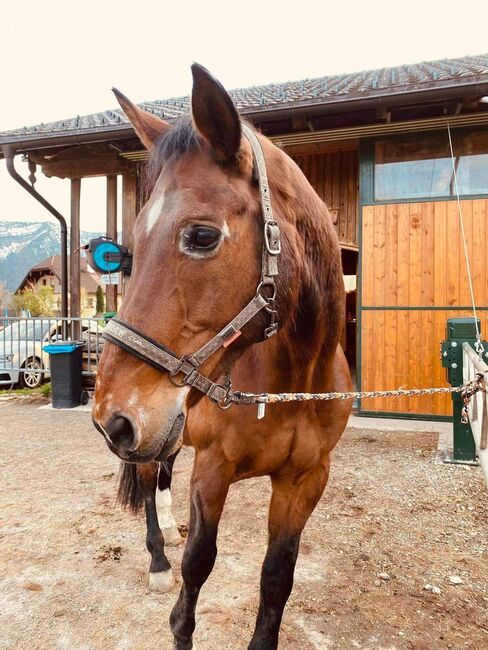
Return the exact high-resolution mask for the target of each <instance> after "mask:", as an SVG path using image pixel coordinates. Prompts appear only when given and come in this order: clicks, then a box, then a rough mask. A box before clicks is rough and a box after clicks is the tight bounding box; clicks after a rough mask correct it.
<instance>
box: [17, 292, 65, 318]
mask: <svg viewBox="0 0 488 650" xmlns="http://www.w3.org/2000/svg"><path fill="white" fill-rule="evenodd" d="M53 302H54V290H53V287H51V286H42V287H36V286H30V287H28V288H27V289H24V290H23V291H21V292H20V293H16V294H15V295H14V296H12V299H11V301H10V306H11V307H12V309H14V310H15V312H16V313H18V314H19V313H21V312H22V311H26V312H28V313H29V314H30V315H31V316H52V315H53Z"/></svg>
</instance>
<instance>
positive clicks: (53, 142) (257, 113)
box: [0, 75, 488, 157]
mask: <svg viewBox="0 0 488 650" xmlns="http://www.w3.org/2000/svg"><path fill="white" fill-rule="evenodd" d="M486 94H488V79H487V78H486V75H484V76H481V75H480V77H479V78H476V79H474V80H473V78H470V81H469V82H466V81H457V82H453V81H452V80H451V81H450V82H439V83H437V84H436V85H435V87H432V86H429V88H426V87H425V86H422V84H418V85H416V86H410V87H408V88H404V87H403V88H399V89H396V90H395V91H392V90H388V91H384V92H383V91H378V92H374V93H368V95H367V96H365V95H364V93H358V94H353V93H351V94H348V95H347V96H336V97H333V98H329V99H327V100H326V101H324V99H323V98H321V99H317V100H315V101H308V102H301V103H298V102H295V103H289V104H280V105H278V106H277V105H270V106H259V107H253V108H250V109H243V110H240V114H241V115H242V116H244V117H246V118H248V119H250V120H252V121H255V122H257V123H259V124H263V123H266V122H272V121H277V120H283V119H287V118H292V117H296V116H303V115H306V116H310V117H313V116H316V115H319V114H320V115H327V114H337V113H347V112H353V111H355V112H357V111H362V110H367V109H371V108H391V107H395V106H401V105H411V104H416V103H429V102H435V101H448V100H454V99H463V98H464V97H468V96H482V95H486ZM175 119H178V118H172V119H169V120H168V121H169V122H171V121H174V120H175ZM133 137H134V131H133V129H132V127H131V126H130V125H129V124H120V125H113V126H109V127H98V128H92V129H85V130H76V131H69V132H60V131H58V132H53V133H52V134H46V133H43V134H39V135H36V136H33V135H32V134H30V135H26V136H19V135H16V136H12V137H11V138H7V137H4V138H3V139H2V140H0V145H6V144H9V145H11V146H12V147H13V148H14V149H15V151H16V152H17V153H26V152H29V151H35V150H38V149H47V148H50V147H63V146H73V145H79V144H89V143H95V142H103V141H107V140H111V141H113V140H127V139H130V138H133ZM0 157H3V151H2V153H1V154H0Z"/></svg>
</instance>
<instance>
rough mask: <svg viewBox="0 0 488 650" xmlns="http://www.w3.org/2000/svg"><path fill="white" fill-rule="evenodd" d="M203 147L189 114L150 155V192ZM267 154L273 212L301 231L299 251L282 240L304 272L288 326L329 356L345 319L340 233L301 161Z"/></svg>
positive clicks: (298, 339) (276, 151) (303, 343)
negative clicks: (170, 165) (171, 165)
mask: <svg viewBox="0 0 488 650" xmlns="http://www.w3.org/2000/svg"><path fill="white" fill-rule="evenodd" d="M199 148H200V142H199V135H198V134H197V132H196V130H195V128H194V126H193V121H192V118H191V116H190V115H185V116H183V117H181V118H180V119H179V120H177V121H176V122H175V123H174V125H173V128H172V129H170V130H169V131H168V132H167V133H165V134H164V135H163V136H162V137H161V138H160V140H159V142H158V143H157V144H156V146H155V147H154V149H153V151H152V153H151V156H150V158H149V161H148V164H147V166H146V171H145V188H146V192H147V195H148V196H149V194H150V192H151V191H152V189H153V187H154V185H155V183H156V180H157V178H158V176H159V174H160V173H161V170H162V168H163V166H164V165H165V163H166V162H167V161H169V159H170V158H173V157H174V156H179V155H182V154H185V153H191V152H193V151H197V150H198V149H199ZM266 154H267V164H268V167H269V169H268V176H269V182H270V190H271V197H272V200H273V202H274V204H275V206H274V209H275V213H276V214H277V215H279V217H280V218H281V219H284V220H285V221H287V222H288V223H290V224H294V226H295V228H296V231H297V232H298V235H299V237H298V240H299V241H298V248H299V250H296V249H297V242H291V241H286V236H285V241H284V242H283V243H284V256H287V255H288V256H292V257H293V258H294V260H293V262H294V264H295V265H298V268H299V274H300V282H299V295H297V296H293V297H292V298H293V300H292V304H295V305H296V308H295V311H294V313H291V314H290V324H291V327H292V330H294V333H295V335H296V343H297V344H298V345H300V346H301V347H302V349H303V351H304V353H305V354H306V353H307V350H308V349H309V348H310V347H315V344H316V341H317V340H319V341H321V342H322V351H323V353H324V355H326V356H329V354H333V352H334V351H335V348H336V346H337V343H338V340H339V336H340V331H341V327H342V323H343V300H344V284H343V279H342V267H341V258H340V248H339V244H338V240H337V235H336V232H335V229H334V226H333V224H332V220H331V219H330V216H329V213H328V210H327V207H326V205H325V204H324V203H323V201H322V200H321V199H320V198H319V197H318V195H317V194H316V192H315V190H314V189H313V188H312V186H311V185H310V183H309V182H308V180H307V178H306V177H305V175H304V174H303V172H302V171H301V170H300V168H299V167H298V165H296V164H295V163H294V161H293V160H292V159H291V158H290V157H289V156H287V155H286V154H285V153H284V152H282V151H281V150H279V149H278V148H277V147H273V146H270V145H269V144H268V146H267V147H266ZM287 249H288V250H287ZM283 280H284V277H283V275H282V276H278V288H279V284H280V282H283ZM279 293H281V292H280V291H279ZM283 309H289V305H286V306H283V307H282V308H281V310H280V311H282V310H283ZM319 330H320V332H319Z"/></svg>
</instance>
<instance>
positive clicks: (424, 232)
mask: <svg viewBox="0 0 488 650" xmlns="http://www.w3.org/2000/svg"><path fill="white" fill-rule="evenodd" d="M461 206H462V211H463V216H464V224H465V232H466V240H467V247H468V255H469V259H470V263H471V269H472V276H473V282H474V294H475V300H476V305H477V307H478V309H479V312H478V317H479V318H480V319H481V332H482V337H483V338H486V337H488V311H487V309H488V304H487V303H488V290H487V273H486V271H487V268H486V250H487V243H488V228H487V217H488V200H487V199H476V200H465V201H461ZM360 286H361V296H360V323H359V327H360V359H359V364H360V386H361V390H380V389H396V388H400V387H402V388H416V387H420V388H427V387H430V386H447V385H448V384H447V382H446V373H445V369H444V368H442V366H441V361H440V341H442V340H443V339H444V338H445V327H446V320H447V319H448V318H450V317H458V316H470V315H472V311H471V307H470V305H471V300H470V294H469V285H468V278H467V273H466V264H465V260H464V252H463V243H462V238H461V233H460V225H459V216H458V208H457V203H456V201H442V202H422V203H404V204H397V205H374V206H366V207H364V208H363V210H362V263H361V285H360ZM361 411H374V412H376V413H405V414H411V415H414V414H418V415H429V414H432V415H449V414H450V413H451V398H450V396H448V395H436V396H426V397H416V398H388V399H380V398H378V399H367V400H362V403H361Z"/></svg>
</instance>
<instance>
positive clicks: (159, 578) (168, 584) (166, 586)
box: [149, 569, 176, 594]
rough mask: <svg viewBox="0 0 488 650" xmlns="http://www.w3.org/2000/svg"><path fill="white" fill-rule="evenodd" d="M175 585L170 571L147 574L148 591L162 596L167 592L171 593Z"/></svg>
mask: <svg viewBox="0 0 488 650" xmlns="http://www.w3.org/2000/svg"><path fill="white" fill-rule="evenodd" d="M175 584H176V583H175V579H174V576H173V571H172V570H171V569H168V570H167V571H158V572H157V573H149V589H150V590H151V591H158V592H159V593H160V594H164V593H166V592H167V591H171V590H172V589H173V587H174V586H175Z"/></svg>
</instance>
